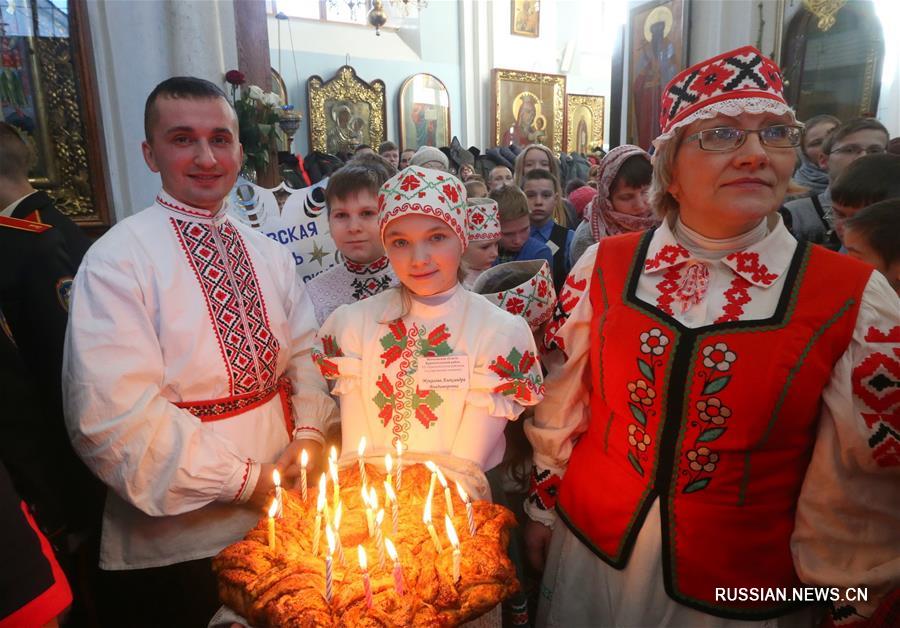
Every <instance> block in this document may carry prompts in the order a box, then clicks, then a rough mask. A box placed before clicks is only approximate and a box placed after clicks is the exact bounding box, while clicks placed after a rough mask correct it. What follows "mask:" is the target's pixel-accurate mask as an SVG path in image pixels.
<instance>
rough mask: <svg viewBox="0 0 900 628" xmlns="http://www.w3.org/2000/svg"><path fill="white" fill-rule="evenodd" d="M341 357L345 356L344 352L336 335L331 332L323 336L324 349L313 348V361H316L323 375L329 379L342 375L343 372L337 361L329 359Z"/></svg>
mask: <svg viewBox="0 0 900 628" xmlns="http://www.w3.org/2000/svg"><path fill="white" fill-rule="evenodd" d="M341 357H344V352H343V351H341V348H340V346H338V343H337V340H336V339H335V337H334V336H332V335H330V334H327V335H325V336H322V350H321V351H320V350H319V349H313V352H312V360H313V362H315V363H316V365H317V366H318V367H319V370H320V371H322V376H323V377H325V378H327V379H335V378H336V377H340V375H341V373H340V369H339V368H338V365H337V363H335V362H334V361H332V360H329V358H341Z"/></svg>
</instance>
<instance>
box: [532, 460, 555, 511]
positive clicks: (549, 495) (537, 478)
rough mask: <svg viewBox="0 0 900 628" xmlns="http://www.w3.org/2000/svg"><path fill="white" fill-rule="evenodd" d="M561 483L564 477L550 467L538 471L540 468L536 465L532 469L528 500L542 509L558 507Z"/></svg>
mask: <svg viewBox="0 0 900 628" xmlns="http://www.w3.org/2000/svg"><path fill="white" fill-rule="evenodd" d="M560 484H562V478H561V477H560V476H558V475H556V474H555V473H553V472H551V471H550V469H544V470H543V471H538V468H537V467H534V468H533V469H532V470H531V486H530V488H529V489H528V501H529V502H531V503H532V504H534V505H535V506H536V507H537V508H538V509H540V510H552V509H553V508H555V507H556V500H557V498H558V497H559V485H560Z"/></svg>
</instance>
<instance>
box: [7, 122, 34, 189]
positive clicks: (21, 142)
mask: <svg viewBox="0 0 900 628" xmlns="http://www.w3.org/2000/svg"><path fill="white" fill-rule="evenodd" d="M34 159H35V157H34V151H32V150H31V146H30V145H29V144H28V143H27V142H26V141H25V138H23V137H22V135H21V134H20V133H19V130H18V129H17V128H16V127H14V126H13V125H11V124H9V123H8V122H0V177H4V178H6V179H9V180H11V181H14V180H21V179H26V178H28V171H29V170H31V167H32V165H33V164H34Z"/></svg>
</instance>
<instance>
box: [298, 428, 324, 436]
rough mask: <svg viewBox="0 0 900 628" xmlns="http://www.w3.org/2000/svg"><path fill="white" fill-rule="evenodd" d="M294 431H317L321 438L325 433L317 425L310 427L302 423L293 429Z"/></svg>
mask: <svg viewBox="0 0 900 628" xmlns="http://www.w3.org/2000/svg"><path fill="white" fill-rule="evenodd" d="M294 431H295V432H317V433H318V434H319V435H321V436H322V437H323V438H324V437H325V434H324V433H323V432H322V430H320V429H319V428H317V427H310V426H307V425H302V426H300V427H298V428H297V429H295V430H294Z"/></svg>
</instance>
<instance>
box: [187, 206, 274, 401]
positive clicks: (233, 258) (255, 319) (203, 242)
mask: <svg viewBox="0 0 900 628" xmlns="http://www.w3.org/2000/svg"><path fill="white" fill-rule="evenodd" d="M170 221H171V224H172V227H173V228H174V229H175V233H176V235H177V236H178V239H179V242H180V243H181V246H182V248H183V249H184V252H185V255H186V256H187V260H188V263H189V264H190V266H191V268H193V270H194V274H195V275H196V277H197V281H198V282H199V284H200V288H201V290H202V291H203V295H204V297H205V298H206V304H207V307H208V308H209V315H210V320H211V322H212V325H213V330H214V331H215V334H216V338H217V339H218V341H219V349H220V351H221V352H222V357H223V359H224V361H225V367H226V369H227V371H228V380H229V388H230V392H231V394H232V395H238V394H243V393H248V392H254V391H256V390H260V389H262V388H269V387H271V386H274V385H275V379H276V378H275V368H276V363H277V360H278V351H279V344H278V340H277V339H276V338H275V335H274V334H273V333H272V330H271V328H270V327H269V317H268V314H267V313H266V304H265V301H263V297H262V293H261V291H260V288H259V282H258V280H257V278H256V271H255V270H254V269H253V264H252V262H251V260H250V254H249V253H248V251H247V249H246V247H245V246H244V241H243V239H242V238H241V236H240V234H238V232H237V230H236V229H235V228H234V226H233V225H232V224H231V223H229V222H227V221H226V222H223V223H221V225H219V226H214V225H210V224H207V223H198V222H193V221H188V220H179V219H176V218H170ZM220 247H221V251H220ZM223 253H224V257H223Z"/></svg>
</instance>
